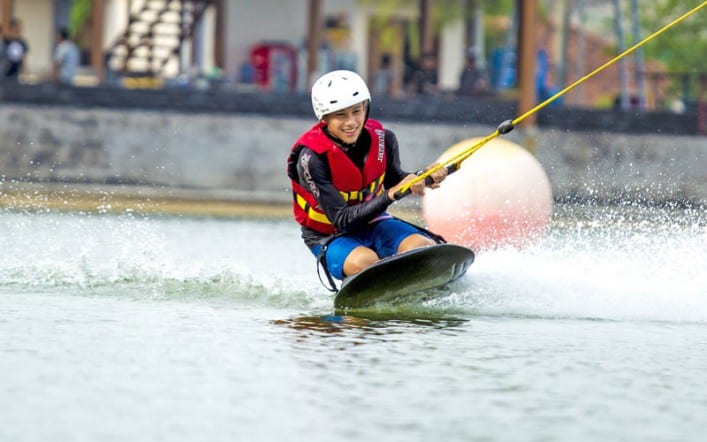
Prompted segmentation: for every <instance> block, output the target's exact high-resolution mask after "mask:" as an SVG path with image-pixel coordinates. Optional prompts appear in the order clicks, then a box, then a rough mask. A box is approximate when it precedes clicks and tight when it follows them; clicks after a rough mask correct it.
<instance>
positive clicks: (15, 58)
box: [3, 18, 29, 81]
mask: <svg viewBox="0 0 707 442" xmlns="http://www.w3.org/2000/svg"><path fill="white" fill-rule="evenodd" d="M3 46H4V53H5V66H3V70H4V72H3V75H4V76H5V77H6V78H8V79H10V80H15V81H17V80H18V79H19V76H20V73H22V65H23V63H24V60H25V57H26V56H27V52H29V46H27V42H26V41H25V39H24V38H23V37H22V22H21V21H20V19H18V18H12V19H10V27H9V30H8V33H7V37H6V38H5V41H4V45H3Z"/></svg>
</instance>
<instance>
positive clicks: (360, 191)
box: [287, 70, 447, 282]
mask: <svg viewBox="0 0 707 442" xmlns="http://www.w3.org/2000/svg"><path fill="white" fill-rule="evenodd" d="M370 101H371V95H370V92H369V91H368V87H367V86H366V83H365V82H364V81H363V79H362V78H361V77H360V76H359V75H358V74H356V73H355V72H350V71H342V70H340V71H333V72H329V73H327V74H325V75H323V76H322V77H321V78H319V79H318V80H317V81H316V82H315V83H314V86H313V87H312V107H313V108H314V115H315V116H316V117H317V119H318V120H319V122H318V123H317V124H315V125H314V126H313V127H312V128H311V129H309V130H308V131H307V132H305V133H304V134H302V135H301V136H300V137H299V139H298V140H297V141H296V142H295V144H294V146H293V147H292V150H291V151H290V155H289V157H288V161H287V174H288V176H289V177H290V179H291V182H292V190H293V197H294V201H293V210H294V215H295V219H296V220H297V222H299V223H300V224H301V225H302V238H303V239H304V242H305V244H306V245H307V247H309V248H310V250H311V251H312V253H313V254H314V255H315V256H317V257H318V258H319V259H320V260H321V261H320V262H322V264H324V265H325V269H326V270H327V271H328V272H329V273H330V274H331V275H332V276H333V277H334V278H337V279H340V280H341V279H344V278H345V277H347V276H351V275H354V274H356V273H358V272H360V271H361V270H363V269H365V268H366V267H368V266H370V265H371V264H373V263H375V262H376V261H378V260H379V259H381V258H384V257H387V256H390V255H393V254H396V253H400V252H404V251H406V250H411V249H414V248H417V247H424V246H428V245H433V244H434V243H435V241H434V240H433V239H431V238H430V237H429V235H427V234H426V233H425V232H423V231H422V230H420V229H418V228H417V227H415V226H413V225H411V224H408V223H406V222H404V221H401V220H398V219H395V218H393V217H392V216H391V215H389V214H388V213H386V209H387V208H388V206H390V205H391V204H392V203H393V202H394V201H395V196H394V195H395V193H396V192H398V191H399V190H400V189H401V188H402V187H403V186H404V185H405V184H407V183H408V182H410V181H411V180H412V179H414V178H415V177H416V175H414V174H411V173H408V172H405V171H404V170H402V168H401V167H400V157H399V153H398V141H397V139H396V137H395V134H394V133H393V132H392V131H390V130H388V129H384V128H383V126H382V125H381V123H379V122H378V121H376V120H373V119H371V118H369V117H368V115H369V111H370V108H369V103H370ZM430 176H431V177H432V179H433V180H434V183H433V184H432V185H431V186H430V187H432V188H435V187H438V186H439V183H440V182H442V180H444V179H445V177H446V176H447V170H446V169H445V168H441V169H440V170H437V171H435V172H434V173H433V174H432V175H430ZM424 189H425V184H424V182H422V181H420V182H417V183H415V184H413V185H412V186H410V191H411V193H413V194H415V195H423V194H424ZM330 282H332V281H330Z"/></svg>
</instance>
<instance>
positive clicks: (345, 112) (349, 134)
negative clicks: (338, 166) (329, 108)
mask: <svg viewBox="0 0 707 442" xmlns="http://www.w3.org/2000/svg"><path fill="white" fill-rule="evenodd" d="M366 105H367V104H366V102H363V103H358V104H354V105H353V106H349V107H347V108H345V109H341V110H340V111H336V112H332V113H330V114H328V115H325V116H324V117H322V121H323V122H324V123H326V125H327V127H328V128H329V133H330V134H331V135H333V136H335V137H336V138H338V139H340V140H341V141H343V142H344V143H347V144H352V143H354V142H356V140H357V139H358V136H359V135H361V131H362V130H363V124H364V123H365V122H366Z"/></svg>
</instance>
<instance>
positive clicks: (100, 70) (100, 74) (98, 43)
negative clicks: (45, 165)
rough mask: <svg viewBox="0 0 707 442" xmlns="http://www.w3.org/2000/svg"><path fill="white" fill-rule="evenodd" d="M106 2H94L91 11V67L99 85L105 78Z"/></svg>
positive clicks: (95, 0)
mask: <svg viewBox="0 0 707 442" xmlns="http://www.w3.org/2000/svg"><path fill="white" fill-rule="evenodd" d="M104 11H105V0H93V8H92V9H91V66H92V67H93V71H94V72H95V73H96V78H98V82H99V83H103V80H104V77H105V60H104V58H105V57H104V55H103V20H104Z"/></svg>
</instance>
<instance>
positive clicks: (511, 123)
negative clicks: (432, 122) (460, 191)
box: [396, 1, 707, 197]
mask: <svg viewBox="0 0 707 442" xmlns="http://www.w3.org/2000/svg"><path fill="white" fill-rule="evenodd" d="M705 5H707V1H704V2H702V4H701V5H699V6H696V7H694V8H693V9H691V10H690V11H688V12H686V13H685V14H683V15H681V16H680V17H678V18H676V19H675V20H673V21H671V22H670V23H668V24H667V25H665V26H663V27H662V28H661V29H659V30H658V31H656V32H654V33H653V34H651V35H649V36H648V37H646V38H644V39H643V40H641V41H639V42H638V43H636V44H635V45H633V46H631V47H630V48H628V49H626V50H625V51H623V52H622V53H620V54H619V55H617V56H616V57H614V58H612V59H611V60H609V61H607V62H606V63H604V64H603V65H601V66H599V67H598V68H596V69H594V70H593V71H592V72H590V73H589V74H587V75H585V76H584V77H582V78H580V79H579V80H577V81H575V82H574V83H572V84H570V85H569V86H567V87H566V88H564V89H562V90H561V91H559V92H558V93H556V94H555V95H553V96H552V97H550V98H548V99H547V100H545V101H543V102H542V103H540V104H538V105H536V106H535V107H533V108H532V109H530V110H529V111H527V112H525V113H524V114H522V115H520V116H518V117H516V118H515V119H513V120H506V121H504V122H503V123H501V124H500V125H499V126H498V128H497V129H496V130H495V131H494V132H493V133H491V134H489V135H487V136H485V137H484V138H482V139H481V140H480V141H479V142H477V143H476V144H474V145H473V146H471V147H469V148H468V149H465V150H464V151H462V152H460V153H458V154H457V155H455V156H454V157H452V158H450V159H449V160H447V161H446V162H445V163H443V164H438V165H436V166H434V167H431V168H429V169H427V170H426V171H425V172H423V173H421V174H420V175H418V176H417V177H416V178H414V179H412V180H410V182H408V183H406V184H405V185H404V186H403V187H402V188H401V189H400V190H399V191H398V193H396V196H398V195H399V196H400V197H402V196H405V195H406V194H408V193H409V192H410V186H412V185H413V184H415V183H418V182H420V181H422V180H424V179H426V178H427V177H429V176H430V175H432V173H434V172H436V171H438V170H440V169H441V168H443V167H446V168H448V170H449V171H450V172H454V171H456V170H457V169H459V168H460V167H461V163H462V162H463V161H464V160H466V159H467V158H469V157H470V156H471V155H473V154H474V153H475V152H476V151H477V150H479V149H480V148H481V147H482V146H483V145H484V144H486V143H488V142H489V141H491V140H493V139H494V138H496V137H498V136H500V135H502V134H507V133H508V132H510V131H512V130H513V128H514V127H515V126H516V125H517V124H518V123H520V122H522V121H523V120H525V119H526V118H528V117H529V116H531V115H533V114H535V113H537V112H538V111H539V110H540V109H542V108H544V107H545V106H547V105H548V104H550V103H552V102H553V101H555V100H556V99H558V98H559V97H561V96H563V95H564V94H566V93H567V92H569V91H571V90H572V89H574V88H575V87H577V86H579V85H580V84H582V83H584V82H585V81H587V80H588V79H590V78H592V77H593V76H595V75H596V74H598V73H599V72H601V71H603V70H604V69H606V68H608V67H609V66H611V65H612V64H614V63H616V62H617V61H619V60H621V59H622V58H624V57H625V56H626V55H628V54H630V53H631V52H633V51H635V50H636V49H638V48H639V47H641V46H643V45H644V44H646V43H648V42H649V41H651V40H653V39H654V38H656V37H657V36H659V35H660V34H662V33H663V32H665V31H667V30H668V29H670V28H672V27H673V26H675V25H676V24H678V23H680V22H681V21H683V20H685V19H686V18H687V17H689V16H691V15H692V14H694V13H696V12H697V11H699V10H700V9H702V8H703V7H705Z"/></svg>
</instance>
